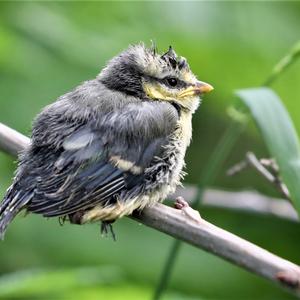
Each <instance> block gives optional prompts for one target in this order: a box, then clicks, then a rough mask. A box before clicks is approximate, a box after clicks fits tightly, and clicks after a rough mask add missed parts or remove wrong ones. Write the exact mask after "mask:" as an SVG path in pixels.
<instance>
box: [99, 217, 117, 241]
mask: <svg viewBox="0 0 300 300" xmlns="http://www.w3.org/2000/svg"><path fill="white" fill-rule="evenodd" d="M113 222H114V221H102V222H101V227H100V232H101V235H102V236H104V235H105V236H107V235H108V232H109V231H110V233H111V236H112V238H113V240H114V241H116V235H115V232H114V229H113V226H112V223H113Z"/></svg>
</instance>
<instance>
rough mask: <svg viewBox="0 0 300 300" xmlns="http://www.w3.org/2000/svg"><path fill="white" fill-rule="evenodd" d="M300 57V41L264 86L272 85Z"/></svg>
mask: <svg viewBox="0 0 300 300" xmlns="http://www.w3.org/2000/svg"><path fill="white" fill-rule="evenodd" d="M299 56H300V41H298V42H297V43H296V44H295V45H294V47H292V49H291V50H290V51H289V52H288V53H287V55H285V56H284V57H283V58H282V59H281V60H280V61H279V62H278V63H277V64H276V65H275V67H274V68H273V70H272V72H271V74H270V76H269V77H268V78H267V80H266V81H265V82H264V83H263V85H267V86H269V85H271V84H272V83H273V82H274V81H275V80H276V79H277V78H278V76H280V75H281V74H282V73H283V72H284V71H285V70H286V69H287V68H288V67H289V66H291V65H292V64H293V63H294V62H295V61H296V59H297V58H298V57H299Z"/></svg>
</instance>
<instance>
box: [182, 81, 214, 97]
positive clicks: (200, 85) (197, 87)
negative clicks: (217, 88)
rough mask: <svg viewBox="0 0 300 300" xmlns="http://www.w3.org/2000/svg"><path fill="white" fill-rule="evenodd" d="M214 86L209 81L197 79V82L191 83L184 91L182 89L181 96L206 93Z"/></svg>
mask: <svg viewBox="0 0 300 300" xmlns="http://www.w3.org/2000/svg"><path fill="white" fill-rule="evenodd" d="M213 89H214V88H213V86H211V85H210V84H209V83H206V82H203V81H197V82H196V83H195V84H193V85H190V86H189V87H188V88H186V89H185V90H184V91H182V92H181V93H180V95H179V97H180V98H184V97H186V96H188V97H190V96H195V95H202V94H205V93H209V92H210V91H212V90H213Z"/></svg>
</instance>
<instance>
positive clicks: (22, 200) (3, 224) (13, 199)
mask: <svg viewBox="0 0 300 300" xmlns="http://www.w3.org/2000/svg"><path fill="white" fill-rule="evenodd" d="M32 194H33V193H32V191H27V192H25V193H24V192H23V191H16V189H15V188H14V186H11V187H10V188H9V189H8V191H7V193H6V196H5V197H4V200H3V201H2V202H1V203H0V240H3V238H4V235H5V231H6V229H7V226H8V225H9V224H10V222H11V221H12V220H13V218H14V217H15V216H16V215H17V213H18V212H20V210H22V208H24V206H25V205H26V204H27V203H28V202H29V201H30V200H31V198H32Z"/></svg>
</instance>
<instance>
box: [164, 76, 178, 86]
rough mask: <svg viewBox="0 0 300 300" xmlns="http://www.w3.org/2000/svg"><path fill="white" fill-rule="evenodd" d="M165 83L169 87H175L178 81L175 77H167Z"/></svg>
mask: <svg viewBox="0 0 300 300" xmlns="http://www.w3.org/2000/svg"><path fill="white" fill-rule="evenodd" d="M167 83H168V85H169V86H171V87H175V86H176V85H177V83H178V81H177V79H176V78H174V77H170V78H167Z"/></svg>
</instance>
